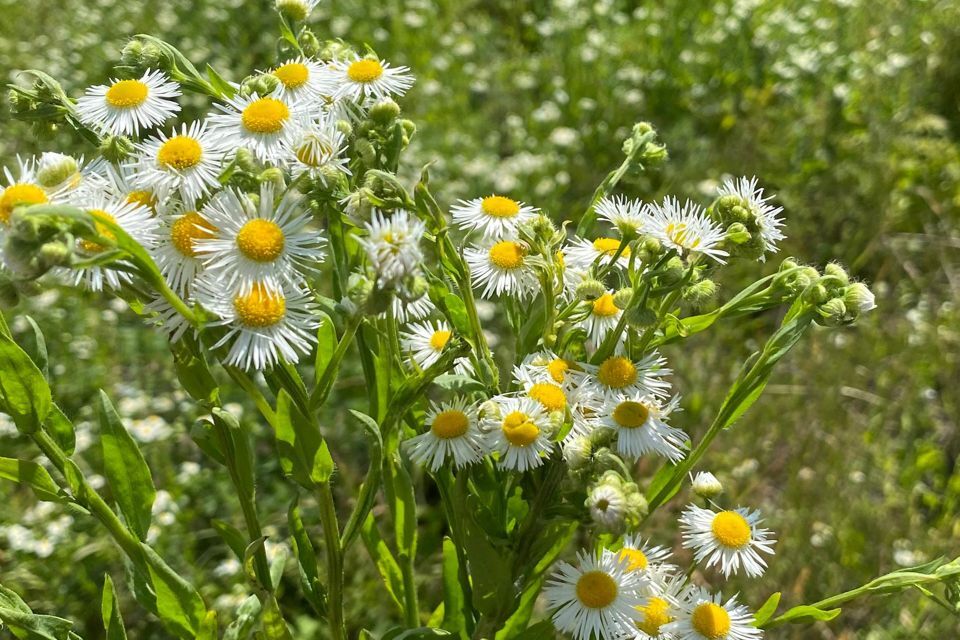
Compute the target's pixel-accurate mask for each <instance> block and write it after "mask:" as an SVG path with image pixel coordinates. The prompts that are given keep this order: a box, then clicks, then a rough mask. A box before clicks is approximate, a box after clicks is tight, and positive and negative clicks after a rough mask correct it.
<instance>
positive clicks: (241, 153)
mask: <svg viewBox="0 0 960 640" xmlns="http://www.w3.org/2000/svg"><path fill="white" fill-rule="evenodd" d="M234 159H235V160H236V163H237V166H238V167H240V169H241V170H242V171H245V172H247V173H257V172H258V171H260V163H259V162H258V161H257V157H256V156H255V155H254V154H253V152H252V151H250V150H249V149H247V148H246V147H242V148H240V149H237V154H236V155H235V156H234Z"/></svg>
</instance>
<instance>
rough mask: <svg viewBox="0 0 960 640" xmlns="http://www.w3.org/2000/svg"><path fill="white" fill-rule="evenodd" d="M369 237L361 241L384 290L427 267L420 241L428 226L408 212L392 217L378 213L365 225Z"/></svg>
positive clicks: (359, 239) (395, 212)
mask: <svg viewBox="0 0 960 640" xmlns="http://www.w3.org/2000/svg"><path fill="white" fill-rule="evenodd" d="M365 228H366V232H367V235H366V236H365V237H364V236H361V237H358V238H357V241H358V242H359V243H360V245H361V246H362V247H363V248H364V249H365V250H366V254H367V260H368V261H369V262H370V266H371V267H372V268H373V270H374V271H375V272H376V274H377V284H378V285H379V286H381V287H385V286H388V285H390V284H392V283H395V282H398V281H400V280H403V279H404V278H406V277H407V276H410V275H414V274H416V273H418V272H419V269H420V265H421V264H422V263H423V249H422V248H421V247H420V240H421V239H422V238H423V234H424V233H425V232H426V225H424V223H423V221H422V220H420V219H419V218H417V217H416V216H414V215H411V214H410V213H409V212H407V211H406V210H404V209H400V210H398V211H394V212H393V213H392V214H391V215H390V216H389V217H388V216H386V215H385V214H383V213H382V212H380V211H376V210H375V211H374V212H373V216H372V217H371V219H370V222H368V223H366V225H365Z"/></svg>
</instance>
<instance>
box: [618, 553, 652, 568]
mask: <svg viewBox="0 0 960 640" xmlns="http://www.w3.org/2000/svg"><path fill="white" fill-rule="evenodd" d="M620 560H621V561H623V562H626V564H627V571H643V570H644V569H646V568H647V565H648V562H647V556H646V554H645V553H644V552H643V551H641V550H640V549H628V548H623V549H621V550H620Z"/></svg>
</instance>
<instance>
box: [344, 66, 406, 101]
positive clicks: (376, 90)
mask: <svg viewBox="0 0 960 640" xmlns="http://www.w3.org/2000/svg"><path fill="white" fill-rule="evenodd" d="M409 71H410V70H409V69H408V68H407V67H391V66H390V64H389V63H388V62H383V61H382V60H376V59H374V58H360V57H358V56H354V57H353V59H350V60H339V61H336V62H332V63H330V72H331V74H332V76H333V81H334V82H335V84H336V89H335V95H336V97H338V98H349V99H351V100H355V101H357V102H360V101H362V100H363V99H365V98H374V99H380V98H386V97H388V96H402V95H403V94H405V93H406V92H407V90H409V89H410V87H412V86H413V76H411V75H410V73H409Z"/></svg>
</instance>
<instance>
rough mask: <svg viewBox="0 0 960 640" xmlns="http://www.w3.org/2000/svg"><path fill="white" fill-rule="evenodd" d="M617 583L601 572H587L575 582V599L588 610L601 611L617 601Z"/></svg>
mask: <svg viewBox="0 0 960 640" xmlns="http://www.w3.org/2000/svg"><path fill="white" fill-rule="evenodd" d="M618 593H619V589H617V583H616V582H615V581H614V579H613V578H611V577H610V576H609V575H607V574H606V573H604V572H603V571H587V572H586V573H584V574H583V575H582V576H580V579H579V580H577V599H578V600H579V601H580V603H581V604H582V605H583V606H585V607H587V608H588V609H603V608H605V607H609V606H610V605H611V604H613V601H614V600H616V599H617V594H618Z"/></svg>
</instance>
